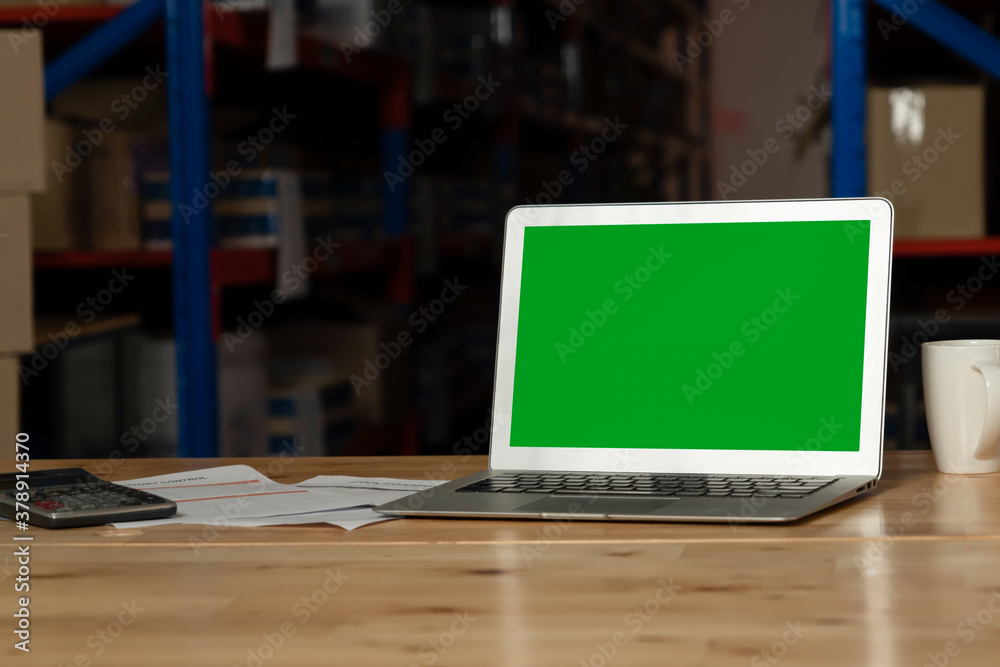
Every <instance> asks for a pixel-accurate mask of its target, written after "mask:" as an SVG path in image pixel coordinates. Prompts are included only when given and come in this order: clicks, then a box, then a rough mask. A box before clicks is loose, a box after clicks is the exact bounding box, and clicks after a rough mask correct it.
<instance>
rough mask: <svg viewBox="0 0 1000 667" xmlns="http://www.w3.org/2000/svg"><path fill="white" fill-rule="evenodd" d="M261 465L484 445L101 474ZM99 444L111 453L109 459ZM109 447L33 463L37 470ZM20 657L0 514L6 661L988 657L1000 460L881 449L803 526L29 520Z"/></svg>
mask: <svg viewBox="0 0 1000 667" xmlns="http://www.w3.org/2000/svg"><path fill="white" fill-rule="evenodd" d="M237 462H244V463H246V462H249V463H251V464H252V465H254V466H255V467H257V468H258V469H259V470H261V471H262V472H264V473H265V474H268V475H269V476H271V477H272V478H274V479H276V480H278V481H281V482H297V481H301V480H302V479H305V478H307V477H311V476H313V475H316V474H348V475H371V476H392V477H408V478H427V477H429V476H430V477H440V476H442V475H444V476H446V477H455V476H458V475H461V474H464V473H467V472H471V471H475V470H478V469H482V468H483V467H485V465H486V461H485V458H481V457H474V458H471V459H467V460H464V461H463V460H462V457H452V458H443V457H406V458H355V459H338V458H325V459H313V458H308V459H298V460H280V459H274V460H266V459H253V460H233V459H229V460H213V461H210V462H208V461H204V460H134V461H115V462H112V463H113V464H114V466H115V470H114V473H113V474H112V475H110V476H109V478H111V479H128V478H132V477H139V476H145V475H151V474H158V473H165V472H173V471H182V470H191V469H195V468H199V467H204V466H205V465H206V464H207V463H208V464H220V465H222V464H228V463H237ZM97 463H102V467H101V468H97V467H95V464H97ZM107 464H108V462H90V461H36V462H34V463H33V466H34V467H35V468H36V469H41V468H43V467H63V466H68V465H83V466H84V467H88V468H90V469H91V470H94V471H97V470H98V469H100V470H102V471H104V470H107V467H106V466H107ZM30 532H31V534H33V535H34V537H35V539H34V542H32V544H31V563H30V568H31V573H30V583H31V591H30V594H31V606H30V610H31V621H32V624H31V630H32V635H31V644H30V645H31V647H32V652H31V654H30V655H25V654H22V653H21V652H19V651H16V650H15V649H14V648H13V643H14V641H15V639H14V637H13V635H12V633H11V629H12V614H13V610H14V608H15V607H14V605H15V602H14V597H15V595H16V594H14V593H13V587H14V584H15V578H16V576H17V563H16V557H15V556H14V555H13V553H14V548H15V547H14V546H13V545H14V542H12V537H13V535H14V533H15V531H14V530H13V526H12V525H11V524H9V523H5V524H3V525H2V526H0V543H3V544H4V546H2V547H0V549H2V550H0V566H2V567H0V590H3V594H2V596H0V600H2V607H3V608H2V609H0V616H2V618H3V620H2V621H0V625H2V626H3V628H2V629H3V632H2V636H3V637H4V645H3V648H2V649H0V655H2V656H3V664H5V665H46V666H51V667H55V666H56V665H71V664H77V665H123V666H124V665H127V666H129V667H137V666H154V665H155V666H158V665H163V666H170V667H175V666H182V665H183V666H187V665H210V666H218V667H231V666H234V665H242V666H244V667H263V666H268V667H270V666H271V665H290V666H295V667H306V666H310V665H324V666H326V665H349V666H367V665H378V666H381V665H399V666H401V667H408V666H424V665H427V666H429V665H462V666H465V665H475V666H480V665H506V666H510V667H524V666H529V665H538V666H540V667H551V666H554V665H567V666H570V667H578V666H581V665H584V666H587V665H590V666H594V667H602V666H603V665H612V664H613V665H711V666H716V665H720V666H724V665H743V666H745V665H748V664H749V665H751V666H754V667H755V666H770V665H776V664H781V665H782V666H783V667H784V666H786V665H788V666H791V665H809V666H816V665H836V666H838V667H839V666H855V665H875V666H878V667H890V666H893V665H912V666H913V667H921V666H923V665H925V664H930V665H936V667H942V666H943V665H945V664H947V665H956V666H959V667H961V666H970V667H971V666H979V665H995V664H997V662H998V655H1000V475H987V476H978V477H954V476H945V475H939V474H937V473H935V472H934V470H933V464H932V461H931V458H930V456H929V454H928V453H924V452H919V453H917V452H912V453H888V454H887V461H886V472H885V475H884V476H883V479H882V483H881V486H880V487H879V489H878V490H877V491H875V492H873V493H869V494H866V495H865V496H862V497H860V498H858V499H856V500H852V501H850V502H848V503H846V504H843V505H841V506H839V507H837V508H834V509H833V510H830V511H827V512H825V513H822V514H820V515H818V516H815V517H813V518H811V519H808V520H806V521H803V522H800V523H798V524H795V525H786V526H752V525H740V524H738V523H736V524H730V525H727V524H715V525H700V524H642V523H588V522H579V521H578V522H571V523H569V522H563V523H559V522H531V521H482V520H432V519H419V520H418V519H410V520H399V521H391V522H386V523H381V524H376V525H372V526H367V527H364V528H360V529H358V530H355V531H353V532H347V531H344V530H342V529H340V528H335V527H331V526H326V525H316V526H295V527H274V528H229V529H223V530H219V531H216V530H215V529H212V528H207V527H205V526H182V525H171V526H162V527H158V528H150V529H141V530H138V529H124V530H115V529H113V528H110V527H98V528H78V529H71V530H63V531H44V530H42V529H34V530H32V531H30Z"/></svg>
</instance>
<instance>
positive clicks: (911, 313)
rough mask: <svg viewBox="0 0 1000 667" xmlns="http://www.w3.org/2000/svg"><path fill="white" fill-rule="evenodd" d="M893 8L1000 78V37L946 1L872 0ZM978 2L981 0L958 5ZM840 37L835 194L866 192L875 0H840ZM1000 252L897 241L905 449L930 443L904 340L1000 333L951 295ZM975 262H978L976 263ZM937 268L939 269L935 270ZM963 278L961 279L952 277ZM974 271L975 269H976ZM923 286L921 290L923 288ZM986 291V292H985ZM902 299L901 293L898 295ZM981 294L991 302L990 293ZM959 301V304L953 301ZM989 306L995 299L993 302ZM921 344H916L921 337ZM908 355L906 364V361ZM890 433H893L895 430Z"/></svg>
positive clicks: (893, 332) (986, 316) (834, 16)
mask: <svg viewBox="0 0 1000 667" xmlns="http://www.w3.org/2000/svg"><path fill="white" fill-rule="evenodd" d="M871 2H872V3H873V4H874V5H876V6H878V7H881V8H882V9H884V10H885V11H886V12H888V15H887V17H886V18H885V19H884V20H889V21H891V24H892V27H893V28H897V29H903V30H909V29H910V28H914V29H916V30H917V31H919V32H920V33H922V34H924V35H926V36H928V37H930V38H931V39H933V40H935V41H936V42H938V43H940V44H941V45H942V46H944V47H945V48H946V49H948V50H950V51H951V52H953V53H954V54H956V55H957V56H959V57H960V58H961V59H963V60H965V61H967V62H968V63H970V64H972V65H974V66H975V67H978V68H979V69H980V70H982V71H983V72H985V73H986V74H988V75H990V76H992V77H993V78H996V79H1000V41H998V40H997V38H995V37H993V36H992V35H990V34H988V33H987V32H986V31H984V30H982V29H981V28H980V27H979V26H977V25H976V24H974V23H973V22H971V21H970V20H968V19H967V18H965V17H964V16H962V15H961V14H959V13H958V12H956V11H955V10H954V9H952V8H950V7H948V6H946V5H945V4H943V3H942V2H939V1H938V0H919V2H912V3H902V2H898V1H896V0H871ZM954 4H955V5H956V6H965V7H975V3H954ZM830 6H831V37H832V79H833V91H834V94H833V98H832V106H833V108H832V125H833V146H832V160H831V175H832V194H833V196H835V197H858V196H864V195H865V194H867V177H866V161H867V154H866V149H865V112H866V110H865V103H866V86H867V80H866V79H867V76H866V75H867V69H868V54H867V53H866V47H867V46H868V41H867V39H868V35H867V34H866V33H867V26H868V22H867V18H866V10H867V8H868V0H833V2H831V3H830ZM997 252H1000V237H998V236H987V237H985V238H972V239H948V238H941V239H899V240H896V241H895V242H894V243H893V256H894V257H895V258H897V259H901V260H904V261H900V262H897V263H896V264H895V266H894V268H893V271H894V281H893V282H894V286H895V287H894V290H895V291H897V292H898V293H897V294H894V295H893V299H894V313H895V314H894V315H893V316H892V317H891V318H890V343H891V348H890V351H891V353H892V354H894V355H895V356H894V357H890V359H894V360H895V361H891V362H890V367H891V369H892V370H893V372H892V373H891V374H890V381H891V384H895V390H890V394H891V396H892V398H890V400H889V402H890V403H894V404H895V406H896V411H895V412H894V413H893V414H894V416H895V422H896V426H895V430H896V433H895V434H893V435H894V436H895V437H896V439H897V442H898V445H899V446H900V447H902V448H911V447H914V446H917V445H918V444H919V443H926V442H927V439H928V436H927V433H926V430H925V428H924V423H923V414H922V409H921V406H920V394H921V373H920V364H919V360H917V361H916V362H915V363H906V362H908V361H909V359H910V356H902V357H901V356H900V354H903V355H905V354H906V353H905V352H904V347H903V346H904V345H910V346H911V347H912V349H914V350H918V351H919V339H918V338H917V336H922V337H923V338H924V339H926V338H927V337H928V335H930V337H931V338H945V339H947V338H969V337H986V338H990V337H993V335H994V332H995V331H996V324H997V319H996V318H995V317H993V316H990V313H989V311H988V310H987V311H984V312H983V313H982V314H979V315H974V314H969V313H967V312H966V311H961V310H960V308H954V306H953V305H948V307H947V309H945V310H941V308H942V307H943V306H944V304H945V303H946V301H945V294H946V293H947V292H948V290H950V289H952V288H953V287H954V286H955V283H956V281H960V280H964V276H966V275H968V274H967V272H968V271H970V268H971V270H972V271H975V270H976V268H975V267H977V266H978V262H977V259H978V258H981V257H984V256H989V255H991V254H993V253H997ZM972 262H975V263H976V264H975V265H973V264H971V263H972ZM931 267H933V268H931ZM952 275H954V276H955V280H953V279H952ZM973 275H974V274H973ZM915 286H919V287H915ZM985 291H986V290H984V292H985ZM897 297H899V298H898V299H897ZM979 299H989V297H986V296H982V297H979ZM947 303H949V304H951V302H947ZM987 305H988V302H987ZM940 313H944V314H945V315H946V319H944V320H943V321H940V322H936V323H935V324H934V325H933V327H935V329H934V330H933V332H932V333H931V334H928V328H927V327H928V325H927V322H932V321H934V318H935V316H940V315H939V314H940ZM915 340H916V341H917V342H916V343H914V341H915ZM901 358H902V359H904V361H903V363H899V361H898V360H899V359H901ZM887 435H888V433H887Z"/></svg>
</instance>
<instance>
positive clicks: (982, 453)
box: [972, 360, 1000, 460]
mask: <svg viewBox="0 0 1000 667" xmlns="http://www.w3.org/2000/svg"><path fill="white" fill-rule="evenodd" d="M972 369H973V370H975V371H979V373H980V374H981V375H982V376H983V380H984V381H985V382H986V419H985V420H984V421H983V433H982V435H980V436H979V444H978V445H976V450H975V452H973V456H974V457H975V458H977V459H981V460H985V459H990V458H993V455H994V454H996V451H997V445H998V444H1000V363H997V362H996V361H992V360H984V361H977V362H975V363H974V364H972Z"/></svg>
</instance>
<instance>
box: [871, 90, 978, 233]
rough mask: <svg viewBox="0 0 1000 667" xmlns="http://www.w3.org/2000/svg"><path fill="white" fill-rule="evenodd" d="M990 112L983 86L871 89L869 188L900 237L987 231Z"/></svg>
mask: <svg viewBox="0 0 1000 667" xmlns="http://www.w3.org/2000/svg"><path fill="white" fill-rule="evenodd" d="M985 109H986V104H985V92H984V89H983V87H982V86H979V85H924V86H915V87H897V88H877V87H872V88H870V89H869V91H868V190H869V193H870V194H873V195H878V196H882V197H885V198H886V199H889V200H890V201H892V204H893V208H894V209H895V213H896V219H895V227H894V233H895V236H896V238H975V237H981V236H985V235H986V203H985V187H986V178H985V167H984V148H983V147H984V146H985V145H986V141H985Z"/></svg>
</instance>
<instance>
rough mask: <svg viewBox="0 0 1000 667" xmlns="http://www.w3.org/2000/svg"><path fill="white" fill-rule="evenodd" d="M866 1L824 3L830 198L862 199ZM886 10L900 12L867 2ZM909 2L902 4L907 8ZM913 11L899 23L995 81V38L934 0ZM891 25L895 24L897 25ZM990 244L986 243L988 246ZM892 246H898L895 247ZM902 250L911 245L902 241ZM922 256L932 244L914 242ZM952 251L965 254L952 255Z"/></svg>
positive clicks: (999, 65)
mask: <svg viewBox="0 0 1000 667" xmlns="http://www.w3.org/2000/svg"><path fill="white" fill-rule="evenodd" d="M867 2H868V0H833V1H832V2H831V3H830V11H831V17H830V24H831V33H832V42H833V44H832V46H833V64H832V68H833V72H832V78H833V90H834V95H833V101H832V104H833V109H832V122H833V129H834V132H833V156H832V161H831V171H832V186H833V187H832V192H833V196H834V197H863V196H864V195H865V194H866V192H867V189H866V157H867V155H866V151H865V88H866V69H867V65H866V61H865V58H866V45H865V40H866V32H867V31H866V26H865V9H866V5H867ZM871 2H872V3H874V4H876V5H879V6H881V7H883V8H884V9H886V10H887V11H890V12H894V13H897V14H898V13H899V12H900V11H903V12H906V11H907V10H906V9H901V8H900V3H898V2H895V1H894V0H871ZM909 6H910V5H907V7H909ZM912 6H913V7H915V9H914V10H913V11H912V12H909V13H906V14H905V15H903V14H900V17H901V18H900V23H899V26H903V25H905V26H911V27H913V28H916V29H917V30H919V31H920V32H922V33H924V34H926V35H928V36H929V37H931V38H932V39H934V40H936V41H938V42H940V43H941V44H943V45H944V46H945V47H947V48H948V49H950V50H951V51H953V52H954V53H956V54H957V55H959V56H961V57H962V58H964V59H965V60H967V61H969V62H970V63H972V64H973V65H975V66H977V67H979V68H980V69H982V70H983V71H985V72H987V73H988V74H990V75H991V76H992V77H994V78H996V79H1000V40H997V38H995V37H993V36H992V35H990V34H988V33H986V32H985V31H983V30H981V29H980V28H979V27H978V26H977V25H975V24H974V23H972V22H970V21H969V20H968V19H966V18H965V17H963V16H962V15H960V14H958V13H957V12H955V11H954V10H952V9H950V8H949V7H947V6H945V5H944V4H942V3H941V2H939V0H920V1H919V2H914V3H912ZM899 26H897V27H899ZM996 242H997V240H996V239H985V240H982V241H973V242H969V243H972V244H975V243H983V244H984V245H983V248H984V249H983V250H979V251H978V252H987V250H986V248H987V247H989V248H992V247H995V245H996ZM955 243H959V242H951V241H949V242H947V243H946V244H945V245H942V246H941V249H947V252H946V254H956V253H955V252H954V249H955V248H958V247H969V248H971V247H972V246H962V245H961V244H959V245H957V246H956V245H954V244H955ZM991 244H992V245H991ZM897 247H898V246H897ZM902 247H903V248H905V249H907V251H908V252H907V254H909V255H914V254H921V253H917V252H915V248H916V247H917V246H912V245H910V244H904V245H903V246H902ZM920 247H922V248H923V249H924V251H925V252H926V253H927V254H931V253H930V252H928V251H930V250H931V249H932V248H933V245H924V246H920ZM957 254H965V253H964V252H963V253H957Z"/></svg>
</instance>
